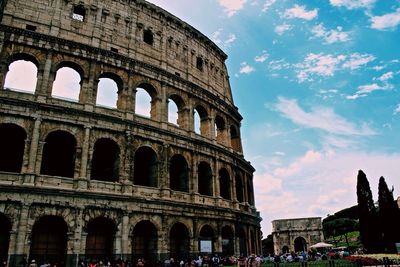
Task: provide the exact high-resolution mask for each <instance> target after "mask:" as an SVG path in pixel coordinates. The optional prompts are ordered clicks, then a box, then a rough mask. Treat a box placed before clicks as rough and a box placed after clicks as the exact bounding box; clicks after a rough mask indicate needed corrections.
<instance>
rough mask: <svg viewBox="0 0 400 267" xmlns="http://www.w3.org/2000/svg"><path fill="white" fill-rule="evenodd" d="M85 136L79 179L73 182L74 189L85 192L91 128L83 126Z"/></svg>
mask: <svg viewBox="0 0 400 267" xmlns="http://www.w3.org/2000/svg"><path fill="white" fill-rule="evenodd" d="M84 128H85V135H84V137H83V144H82V153H81V166H80V170H79V177H78V178H76V179H75V180H74V187H75V189H78V190H86V189H87V185H88V178H89V177H88V176H87V165H88V154H89V142H90V129H91V128H92V127H91V126H87V125H86V126H84Z"/></svg>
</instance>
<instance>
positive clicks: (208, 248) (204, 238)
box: [199, 225, 214, 253]
mask: <svg viewBox="0 0 400 267" xmlns="http://www.w3.org/2000/svg"><path fill="white" fill-rule="evenodd" d="M199 248H200V252H201V253H213V252H214V230H213V229H212V227H211V226H209V225H204V226H203V227H201V230H200V235H199Z"/></svg>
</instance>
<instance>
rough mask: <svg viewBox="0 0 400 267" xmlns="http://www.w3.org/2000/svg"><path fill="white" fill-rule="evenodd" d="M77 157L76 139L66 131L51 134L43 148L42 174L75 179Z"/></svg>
mask: <svg viewBox="0 0 400 267" xmlns="http://www.w3.org/2000/svg"><path fill="white" fill-rule="evenodd" d="M75 156H76V140H75V137H74V136H73V135H72V134H70V133H68V132H65V131H61V130H57V131H54V132H51V133H50V134H49V135H48V136H47V137H46V140H45V144H44V146H43V156H42V166H41V168H40V173H41V174H45V175H53V176H63V177H71V178H72V177H74V170H75Z"/></svg>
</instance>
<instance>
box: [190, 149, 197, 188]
mask: <svg viewBox="0 0 400 267" xmlns="http://www.w3.org/2000/svg"><path fill="white" fill-rule="evenodd" d="M198 164H199V156H198V154H197V153H195V152H194V153H193V154H192V179H191V186H190V189H189V192H190V193H199V181H198V179H199V174H198Z"/></svg>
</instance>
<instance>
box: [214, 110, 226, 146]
mask: <svg viewBox="0 0 400 267" xmlns="http://www.w3.org/2000/svg"><path fill="white" fill-rule="evenodd" d="M224 131H225V121H224V119H223V118H222V117H221V116H216V117H215V137H216V138H217V142H218V143H221V144H223V143H224V141H225V140H224V139H225V133H224Z"/></svg>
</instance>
